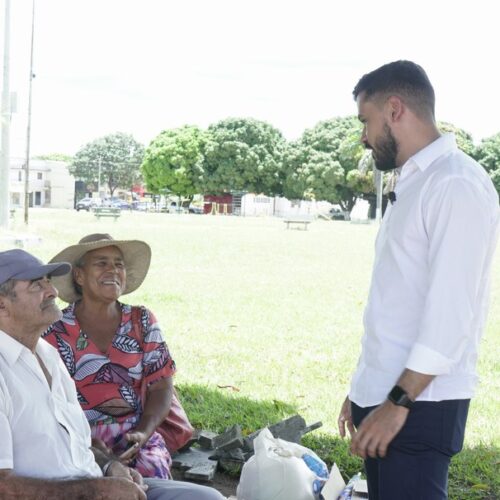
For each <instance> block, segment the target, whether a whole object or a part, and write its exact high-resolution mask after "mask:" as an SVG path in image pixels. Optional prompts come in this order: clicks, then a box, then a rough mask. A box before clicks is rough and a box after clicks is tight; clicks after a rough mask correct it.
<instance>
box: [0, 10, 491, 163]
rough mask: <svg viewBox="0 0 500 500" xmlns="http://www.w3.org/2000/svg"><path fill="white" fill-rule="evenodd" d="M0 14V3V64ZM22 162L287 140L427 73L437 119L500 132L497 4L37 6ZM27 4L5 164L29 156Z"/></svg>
mask: <svg viewBox="0 0 500 500" xmlns="http://www.w3.org/2000/svg"><path fill="white" fill-rule="evenodd" d="M5 1H6V0H0V9H1V12H0V21H1V25H0V26H1V27H0V32H1V34H2V36H1V40H0V50H1V53H2V57H3V53H4V51H3V45H4V42H3V38H4V37H3V34H4V10H5ZM35 2H36V3H35V6H36V7H35V37H34V66H33V72H34V74H35V75H36V77H35V78H34V79H33V100H32V121H31V144H30V149H31V153H32V155H41V154H48V153H65V154H70V155H72V154H74V153H76V151H78V149H79V148H80V147H82V146H83V145H85V144H86V143H87V142H90V141H92V140H94V139H97V138H98V137H101V136H103V135H106V134H109V133H113V132H118V131H121V132H126V133H130V134H132V135H133V136H134V137H135V139H136V140H138V141H140V142H142V143H143V144H145V145H146V146H147V145H148V144H149V142H150V141H151V140H152V139H154V137H155V136H157V135H158V134H159V133H160V132H161V131H162V130H165V129H169V128H175V127H180V126H183V125H185V124H190V125H198V126H200V127H202V128H206V127H208V125H210V124H211V123H215V122H217V121H219V120H222V119H224V118H228V117H253V118H256V119H259V120H264V121H267V122H268V123H270V124H272V125H273V126H274V127H276V128H278V129H279V130H281V132H282V133H283V134H284V136H285V137H286V138H287V139H289V140H293V139H297V138H298V137H300V135H301V134H302V133H303V131H304V130H305V129H307V128H311V127H313V126H314V125H316V123H318V122H319V121H321V120H325V119H328V118H332V117H335V116H346V115H350V114H356V113H357V110H356V104H355V102H354V101H353V99H352V94H351V93H352V89H353V87H354V85H355V84H356V82H357V81H358V80H359V78H360V77H361V76H362V75H363V74H364V73H367V72H369V71H371V70H373V69H375V68H377V67H378V66H380V65H382V64H385V63H387V62H390V61H393V60H397V59H410V60H413V61H415V62H417V63H418V64H420V65H422V66H423V67H424V69H425V70H426V71H427V73H428V75H429V78H430V80H431V82H432V83H433V85H434V88H435V92H436V116H437V118H438V120H443V121H448V122H451V123H453V124H454V125H456V126H458V127H461V128H463V129H465V130H466V131H468V132H469V133H471V134H472V135H473V138H474V141H475V142H476V143H478V142H480V140H481V139H482V138H486V137H489V136H491V135H493V134H495V133H497V132H500V100H499V98H498V94H499V89H500V54H499V48H500V30H499V27H498V14H497V13H496V12H495V10H496V8H495V4H496V2H494V1H489V0H475V1H474V2H472V1H470V0H463V1H462V2H458V1H456V0H455V1H450V0H433V1H428V0H420V1H419V2H416V1H415V0H413V1H406V0H399V1H393V0H378V1H374V0H371V1H367V0H358V1H355V2H354V1H348V0H342V1H340V0H339V1H337V0H329V1H324V0H303V1H302V0H300V1H295V0H288V1H282V0H251V1H250V0H248V1H243V0H35ZM31 8H32V0H11V38H10V89H11V92H16V94H17V112H16V113H14V114H13V115H12V121H11V124H12V126H11V156H13V157H22V156H23V155H25V152H26V128H27V115H28V111H27V110H28V85H29V61H30V41H31Z"/></svg>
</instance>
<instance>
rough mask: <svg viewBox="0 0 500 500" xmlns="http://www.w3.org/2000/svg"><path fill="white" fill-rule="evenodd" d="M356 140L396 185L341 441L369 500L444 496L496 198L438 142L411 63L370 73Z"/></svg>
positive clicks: (469, 166)
mask: <svg viewBox="0 0 500 500" xmlns="http://www.w3.org/2000/svg"><path fill="white" fill-rule="evenodd" d="M353 94H354V98H355V99H356V102H357V105H358V111H359V114H358V116H359V119H360V121H361V123H362V124H363V133H362V137H361V141H362V142H363V144H364V145H365V146H366V147H367V148H369V149H371V150H372V155H373V159H374V161H375V164H376V166H377V168H378V169H379V170H382V171H388V170H394V169H396V170H397V172H398V173H399V180H398V182H397V185H396V187H395V190H394V195H393V196H392V203H391V205H389V206H388V208H387V211H386V213H385V216H384V219H383V222H382V225H381V227H380V231H379V234H378V236H377V241H376V245H375V261H374V266H373V275H372V282H371V287H370V293H369V298H368V303H367V306H366V309H365V315H364V327H365V333H364V336H363V340H362V352H361V356H360V359H359V362H358V365H357V368H356V371H355V373H354V376H353V378H352V383H351V389H350V392H349V395H348V397H347V398H346V400H345V402H344V404H343V406H342V409H341V411H340V415H339V419H338V425H339V430H340V434H341V436H342V437H344V436H345V433H346V431H345V429H346V426H347V429H348V430H349V432H350V433H351V436H352V443H351V451H352V452H353V453H354V454H356V455H359V456H360V457H362V458H364V459H365V469H366V474H367V477H368V488H369V496H370V500H402V499H404V500H438V499H439V500H441V499H446V498H447V481H448V466H449V462H450V458H451V457H452V456H453V455H454V454H456V453H458V452H459V451H460V450H461V448H462V444H463V437H464V430H465V423H466V420H467V412H468V407H469V401H470V398H471V397H472V395H473V393H474V387H475V385H476V381H477V375H476V361H477V356H478V345H479V341H480V338H481V335H482V332H483V329H484V325H485V322H486V310H487V301H488V289H489V277H490V270H491V262H492V257H493V253H494V250H495V245H496V241H497V238H498V228H499V220H500V210H499V203H498V194H497V193H496V191H495V189H494V187H493V184H492V182H491V180H490V178H489V177H488V175H487V174H486V172H485V171H484V169H483V168H482V167H481V166H480V165H479V164H478V163H476V162H475V161H474V160H473V159H472V158H470V157H469V156H467V155H466V154H464V153H463V152H462V151H460V150H459V149H458V148H457V144H456V141H455V137H454V136H453V134H446V135H441V134H440V132H439V130H438V129H437V126H436V122H435V117H434V90H433V88H432V85H431V83H430V81H429V79H428V77H427V75H426V73H425V71H424V70H423V69H422V68H421V67H420V66H418V65H417V64H414V63H412V62H410V61H397V62H393V63H390V64H386V65H384V66H382V67H380V68H378V69H376V70H375V71H373V72H371V73H368V74H366V75H364V76H363V77H362V78H361V80H360V81H359V82H358V84H357V85H356V87H355V88H354V91H353Z"/></svg>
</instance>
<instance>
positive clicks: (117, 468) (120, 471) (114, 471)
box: [106, 461, 148, 491]
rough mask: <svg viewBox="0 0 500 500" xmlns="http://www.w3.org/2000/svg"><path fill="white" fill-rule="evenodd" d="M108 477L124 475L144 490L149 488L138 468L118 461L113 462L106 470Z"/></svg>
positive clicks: (123, 476)
mask: <svg viewBox="0 0 500 500" xmlns="http://www.w3.org/2000/svg"><path fill="white" fill-rule="evenodd" d="M106 477H122V478H124V479H128V480H129V481H132V482H134V483H135V484H137V486H139V487H140V488H141V489H142V490H144V491H146V490H147V489H148V486H147V485H146V484H144V481H143V479H142V476H141V475H140V474H139V473H138V472H137V471H136V470H134V469H131V468H130V467H127V466H125V465H123V464H122V463H121V462H118V461H115V462H112V463H111V465H110V466H109V467H108V470H107V471H106Z"/></svg>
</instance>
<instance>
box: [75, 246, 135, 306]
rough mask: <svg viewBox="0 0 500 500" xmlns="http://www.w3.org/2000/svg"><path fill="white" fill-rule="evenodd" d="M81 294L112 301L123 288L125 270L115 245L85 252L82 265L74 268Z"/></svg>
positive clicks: (125, 276) (125, 282)
mask: <svg viewBox="0 0 500 500" xmlns="http://www.w3.org/2000/svg"><path fill="white" fill-rule="evenodd" d="M74 277H75V281H76V282H77V283H78V284H79V285H80V286H81V288H82V295H83V296H84V297H86V298H90V299H93V300H98V301H104V302H113V301H115V300H117V299H118V298H119V297H120V295H121V294H122V293H123V291H124V290H125V287H126V284H127V272H126V269H125V263H124V261H123V255H122V253H121V252H120V250H119V249H118V248H117V247H113V246H110V247H104V248H98V249H97V250H92V251H91V252H88V253H86V254H85V256H84V259H83V266H82V267H75V269H74Z"/></svg>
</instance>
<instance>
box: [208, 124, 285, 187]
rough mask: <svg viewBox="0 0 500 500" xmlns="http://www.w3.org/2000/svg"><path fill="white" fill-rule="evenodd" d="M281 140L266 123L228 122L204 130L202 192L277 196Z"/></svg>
mask: <svg viewBox="0 0 500 500" xmlns="http://www.w3.org/2000/svg"><path fill="white" fill-rule="evenodd" d="M285 145H286V142H285V139H284V138H283V135H282V134H281V132H280V131H279V130H277V129H275V128H274V127H272V126H271V125H269V124H268V123H265V122H262V121H258V120H254V119H253V118H228V119H226V120H222V121H220V122H218V123H216V124H214V125H210V127H209V128H208V134H207V142H206V145H205V148H204V162H203V170H204V187H205V189H204V192H205V193H211V194H220V193H224V192H230V191H251V192H254V193H264V194H267V195H271V196H272V195H274V194H281V191H282V178H281V174H280V172H281V167H282V156H283V151H284V149H285Z"/></svg>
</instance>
